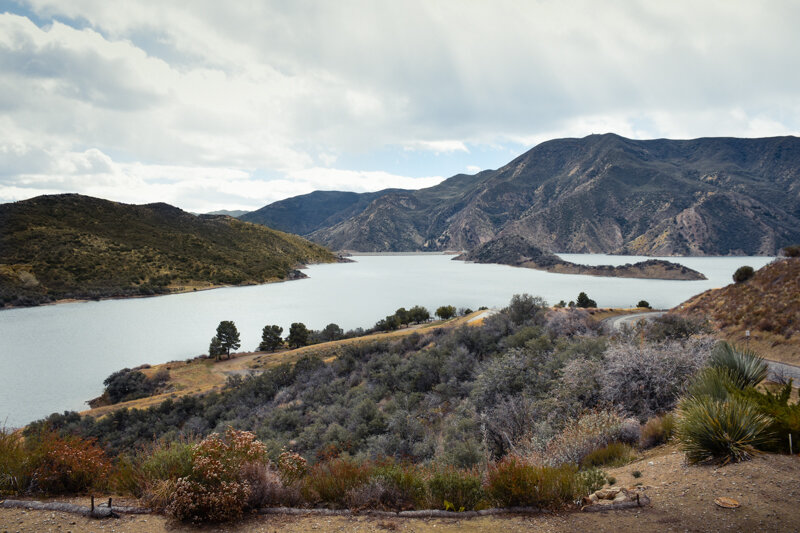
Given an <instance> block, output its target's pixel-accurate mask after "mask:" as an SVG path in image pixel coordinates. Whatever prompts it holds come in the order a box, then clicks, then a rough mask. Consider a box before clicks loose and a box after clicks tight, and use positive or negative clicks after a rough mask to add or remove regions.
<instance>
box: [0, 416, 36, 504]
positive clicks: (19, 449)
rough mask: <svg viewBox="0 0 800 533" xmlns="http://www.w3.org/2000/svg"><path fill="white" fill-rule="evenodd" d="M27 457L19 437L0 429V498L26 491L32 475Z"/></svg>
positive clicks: (5, 429)
mask: <svg viewBox="0 0 800 533" xmlns="http://www.w3.org/2000/svg"><path fill="white" fill-rule="evenodd" d="M28 457H29V456H28V454H27V453H26V451H25V449H24V446H23V442H22V437H21V435H20V434H19V433H17V432H15V431H12V430H10V429H7V428H5V427H3V428H0V496H2V495H3V494H4V493H22V492H25V491H26V490H27V489H28V487H29V486H30V481H31V475H32V474H33V471H32V468H31V465H30V461H29V459H28Z"/></svg>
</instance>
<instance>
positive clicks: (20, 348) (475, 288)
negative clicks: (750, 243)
mask: <svg viewBox="0 0 800 533" xmlns="http://www.w3.org/2000/svg"><path fill="white" fill-rule="evenodd" d="M561 257H563V258H565V259H567V260H569V261H574V262H578V263H583V264H595V265H598V264H614V265H619V264H624V263H633V262H636V261H641V260H645V259H648V258H646V257H634V256H607V255H585V254H561ZM451 258H452V256H449V255H442V254H415V255H387V256H381V255H368V256H355V257H353V259H354V260H355V261H356V262H355V263H339V264H330V265H312V266H310V267H309V268H308V269H307V270H306V271H305V272H306V274H308V276H309V278H308V279H304V280H298V281H290V282H284V283H273V284H268V285H257V286H250V287H231V288H224V289H215V290H209V291H199V292H193V293H186V294H175V295H168V296H159V297H153V298H135V299H125V300H105V301H99V302H79V303H66V304H59V305H48V306H42V307H34V308H27V309H9V310H2V311H0V425H3V424H4V423H5V425H7V426H11V427H16V426H20V425H24V424H26V423H28V422H30V421H32V420H35V419H38V418H42V417H44V416H47V415H48V414H50V413H52V412H55V411H64V410H83V409H86V408H87V405H86V404H85V402H86V401H87V400H89V399H91V398H93V397H95V396H98V395H100V394H101V393H102V391H103V380H104V379H105V378H106V377H107V376H108V375H109V374H111V373H112V372H114V371H116V370H119V369H121V368H124V367H133V366H138V365H140V364H143V363H151V364H157V363H164V362H167V361H172V360H177V359H187V358H190V357H194V356H196V355H199V354H202V353H206V352H207V351H208V344H209V341H210V340H211V337H212V336H214V334H215V330H216V327H217V324H219V322H220V321H221V320H233V321H234V322H235V323H236V325H237V327H238V329H239V332H240V333H241V340H242V347H241V351H250V350H254V349H255V348H256V346H258V343H259V341H260V340H261V329H262V328H263V327H264V326H265V325H267V324H278V325H280V326H282V327H283V328H284V335H286V334H288V331H289V325H290V324H291V323H292V322H303V323H305V324H306V326H308V327H309V328H311V329H322V328H323V327H325V325H327V324H329V323H331V322H335V323H337V324H339V325H340V326H341V327H342V328H344V329H345V330H347V329H352V328H356V327H364V328H367V327H371V326H372V325H374V324H375V322H377V321H378V320H379V319H380V318H383V317H384V316H386V315H388V314H391V313H393V312H394V311H395V310H396V309H397V308H398V307H406V308H408V307H411V306H413V305H424V306H425V307H427V308H428V309H429V310H430V311H431V314H433V312H434V311H435V310H436V308H437V307H439V306H441V305H454V306H456V307H469V308H471V309H477V308H478V307H480V306H487V307H502V306H505V305H506V304H507V303H508V301H509V299H510V298H511V296H512V295H514V294H517V293H529V294H532V295H537V296H542V297H544V298H545V299H546V300H547V301H548V302H549V303H551V304H555V303H557V302H558V301H559V300H565V301H570V300H574V299H575V298H576V297H577V295H578V293H579V292H581V291H585V292H586V293H587V294H588V295H589V297H590V298H592V299H594V300H596V301H597V304H598V305H599V306H601V307H606V306H611V307H630V306H633V305H635V304H636V303H637V302H638V301H639V300H647V301H648V302H650V304H651V305H652V306H653V307H654V308H668V307H674V306H675V305H678V304H679V303H681V302H683V301H685V300H687V299H688V298H689V297H691V296H693V295H695V294H697V293H700V292H702V291H705V290H706V289H710V288H714V287H721V286H724V285H727V284H728V283H730V282H731V275H732V274H733V272H734V271H735V270H736V269H737V268H738V267H740V266H742V265H750V266H752V267H753V268H755V269H758V268H760V267H761V266H763V265H765V264H767V263H769V262H770V261H771V260H772V258H770V257H686V258H675V257H671V258H665V259H668V260H670V261H674V262H678V263H681V264H683V265H686V266H687V267H690V268H693V269H695V270H698V271H700V272H702V273H703V274H705V275H706V276H707V277H708V278H709V279H708V280H706V281H665V280H638V279H624V278H600V277H591V276H575V275H568V274H551V273H548V272H540V271H536V270H529V269H523V268H513V267H508V266H502V265H479V264H472V263H464V262H463V261H452V260H451Z"/></svg>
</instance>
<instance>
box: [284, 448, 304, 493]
mask: <svg viewBox="0 0 800 533" xmlns="http://www.w3.org/2000/svg"><path fill="white" fill-rule="evenodd" d="M307 472H308V462H307V461H306V460H305V459H304V458H303V456H301V455H300V454H299V453H294V452H289V451H284V452H282V453H281V455H280V457H278V474H279V475H280V477H281V481H282V482H283V484H284V485H293V484H295V483H297V482H298V481H300V480H301V479H302V478H303V477H305V475H306V473H307Z"/></svg>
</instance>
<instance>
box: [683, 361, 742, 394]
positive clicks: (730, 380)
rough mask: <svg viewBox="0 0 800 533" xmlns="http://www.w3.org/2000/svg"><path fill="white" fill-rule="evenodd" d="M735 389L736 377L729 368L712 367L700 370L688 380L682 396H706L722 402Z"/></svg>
mask: <svg viewBox="0 0 800 533" xmlns="http://www.w3.org/2000/svg"><path fill="white" fill-rule="evenodd" d="M736 389H738V386H737V384H736V375H735V374H734V373H733V372H732V371H731V370H730V369H729V368H723V367H717V366H712V367H706V368H704V369H702V370H701V371H700V372H698V373H697V374H696V375H694V376H693V377H692V378H691V380H689V383H688V384H687V385H686V390H685V392H684V396H695V397H701V396H708V397H710V398H714V399H715V400H720V401H724V400H727V399H728V396H729V395H730V392H731V391H733V390H736Z"/></svg>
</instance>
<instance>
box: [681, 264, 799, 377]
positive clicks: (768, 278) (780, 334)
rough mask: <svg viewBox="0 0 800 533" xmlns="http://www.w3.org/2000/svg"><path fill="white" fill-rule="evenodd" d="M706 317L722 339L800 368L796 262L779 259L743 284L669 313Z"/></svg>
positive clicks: (711, 293)
mask: <svg viewBox="0 0 800 533" xmlns="http://www.w3.org/2000/svg"><path fill="white" fill-rule="evenodd" d="M675 311H676V312H678V313H682V314H688V315H697V316H707V317H709V319H710V320H711V321H712V322H713V323H714V325H715V326H716V327H718V328H719V329H720V331H721V334H722V336H723V337H725V338H728V339H732V340H734V341H737V342H740V343H743V342H744V341H745V332H746V331H747V330H750V340H749V341H748V342H749V344H750V346H751V347H752V348H754V349H756V350H757V351H759V352H760V353H762V354H764V355H765V356H767V357H769V358H771V359H775V360H779V361H783V362H787V363H794V364H798V363H800V258H784V259H779V260H777V261H774V262H773V263H770V264H769V265H766V266H765V267H763V268H761V269H759V270H757V271H756V272H755V275H754V276H753V277H752V278H751V279H749V280H748V281H745V282H743V283H732V284H730V285H728V286H726V287H723V288H721V289H712V290H709V291H706V292H704V293H702V294H699V295H697V296H695V297H693V298H692V299H690V300H688V301H687V302H685V303H684V304H682V305H680V306H678V307H677V308H676V310H675Z"/></svg>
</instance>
